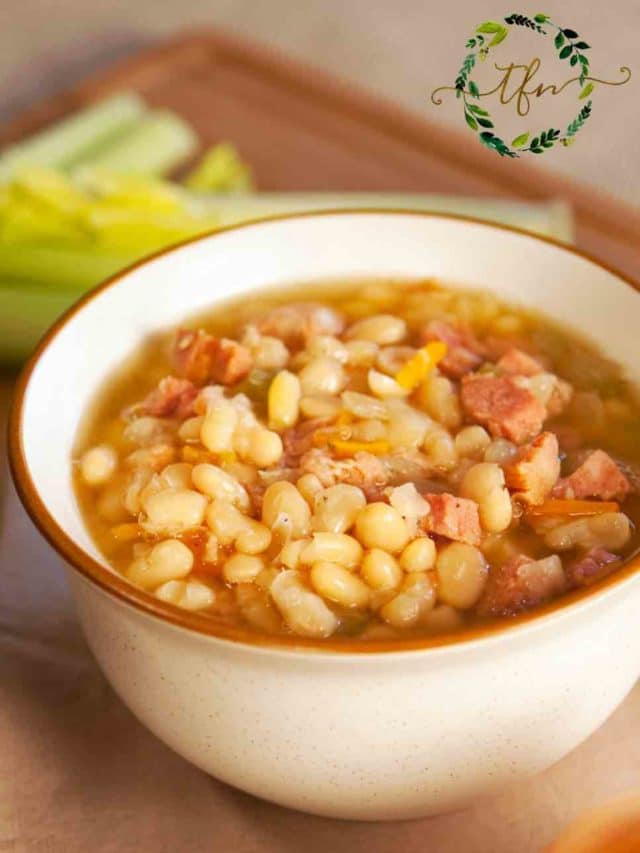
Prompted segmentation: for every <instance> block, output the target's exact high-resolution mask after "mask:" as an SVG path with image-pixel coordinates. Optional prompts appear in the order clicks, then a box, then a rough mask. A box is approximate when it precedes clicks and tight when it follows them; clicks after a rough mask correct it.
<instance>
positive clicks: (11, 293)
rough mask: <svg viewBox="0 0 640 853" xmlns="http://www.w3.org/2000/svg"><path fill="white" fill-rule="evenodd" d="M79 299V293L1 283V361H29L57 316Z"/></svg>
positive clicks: (14, 362) (9, 362) (5, 362)
mask: <svg viewBox="0 0 640 853" xmlns="http://www.w3.org/2000/svg"><path fill="white" fill-rule="evenodd" d="M77 298H78V294H77V293H73V292H69V291H62V290H56V291H52V290H49V289H42V288H39V287H37V286H33V287H25V286H24V282H15V281H0V361H2V363H3V364H18V363H19V362H20V361H22V360H23V359H25V358H26V357H27V356H28V355H29V353H30V352H31V351H32V350H33V348H34V347H35V345H36V344H37V343H38V341H39V340H40V338H41V337H42V335H43V334H44V333H45V332H46V330H47V329H48V328H49V326H50V325H51V323H53V321H54V320H55V319H56V317H59V316H60V314H62V312H63V311H66V309H67V308H68V307H69V306H70V305H72V304H73V303H74V302H75V300H76V299H77Z"/></svg>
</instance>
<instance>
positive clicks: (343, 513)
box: [313, 483, 367, 533]
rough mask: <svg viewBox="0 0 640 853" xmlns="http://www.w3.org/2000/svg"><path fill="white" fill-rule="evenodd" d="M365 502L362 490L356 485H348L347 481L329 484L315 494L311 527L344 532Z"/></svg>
mask: <svg viewBox="0 0 640 853" xmlns="http://www.w3.org/2000/svg"><path fill="white" fill-rule="evenodd" d="M366 503H367V499H366V498H365V496H364V492H363V491H362V489H360V488H358V486H350V485H349V484H348V483H337V484H336V485H335V486H329V488H327V489H324V490H323V491H322V492H318V493H317V494H316V497H315V502H314V504H315V509H314V514H313V528H314V530H326V531H328V532H330V533H346V532H347V531H348V530H350V529H351V528H352V527H353V525H354V524H355V520H356V517H357V515H358V513H359V512H360V510H361V509H362V508H363V507H364V506H365V505H366Z"/></svg>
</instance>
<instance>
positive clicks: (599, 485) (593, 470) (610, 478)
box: [551, 450, 631, 501]
mask: <svg viewBox="0 0 640 853" xmlns="http://www.w3.org/2000/svg"><path fill="white" fill-rule="evenodd" d="M630 491H631V483H630V482H629V480H628V479H627V478H626V477H625V475H624V474H623V473H622V471H621V470H620V468H619V467H618V465H617V464H616V462H615V461H614V460H613V459H612V458H611V457H610V456H609V454H608V453H605V452H604V450H594V451H593V452H592V453H589V455H588V456H587V458H586V459H585V460H584V462H583V463H582V465H580V467H579V468H576V470H575V471H574V472H573V474H570V475H569V476H568V477H565V478H564V479H562V480H560V481H559V482H558V483H557V485H556V486H555V488H554V489H553V492H552V493H551V494H552V496H553V497H554V498H568V499H570V500H572V499H574V498H577V499H581V498H598V499H599V500H602V501H610V500H614V499H615V500H620V501H622V500H624V499H625V498H626V496H627V495H628V494H629V492H630Z"/></svg>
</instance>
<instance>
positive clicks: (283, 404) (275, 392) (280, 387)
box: [267, 370, 301, 430]
mask: <svg viewBox="0 0 640 853" xmlns="http://www.w3.org/2000/svg"><path fill="white" fill-rule="evenodd" d="M300 397H301V391H300V380H299V379H298V377H297V376H296V375H295V373H291V372H290V371H288V370H281V371H280V373H278V374H276V376H274V378H273V379H272V380H271V385H270V386H269V394H268V397H267V406H268V411H269V427H270V428H271V429H275V430H283V429H286V428H287V427H290V426H293V425H294V424H295V423H297V421H298V417H299V416H300Z"/></svg>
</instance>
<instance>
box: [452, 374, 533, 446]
mask: <svg viewBox="0 0 640 853" xmlns="http://www.w3.org/2000/svg"><path fill="white" fill-rule="evenodd" d="M461 400H462V406H463V408H464V410H465V411H466V412H467V414H468V415H469V416H470V417H471V418H472V419H473V420H474V421H477V422H478V423H481V424H483V425H484V426H486V427H487V428H488V430H489V432H490V433H491V434H492V435H493V436H494V437H496V438H507V439H509V441H513V442H515V443H516V444H522V443H523V442H525V441H527V440H528V439H531V438H532V437H533V436H535V435H537V434H538V433H539V432H540V430H541V428H542V424H543V423H544V420H545V417H546V415H547V412H546V409H545V407H544V406H543V405H542V403H541V402H540V401H539V400H538V399H537V397H536V396H535V395H534V394H532V393H531V391H529V390H528V389H526V388H521V387H520V386H519V385H518V384H517V382H516V381H515V379H514V378H513V377H512V376H482V375H477V374H474V375H472V376H465V377H463V379H462V389H461Z"/></svg>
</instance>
